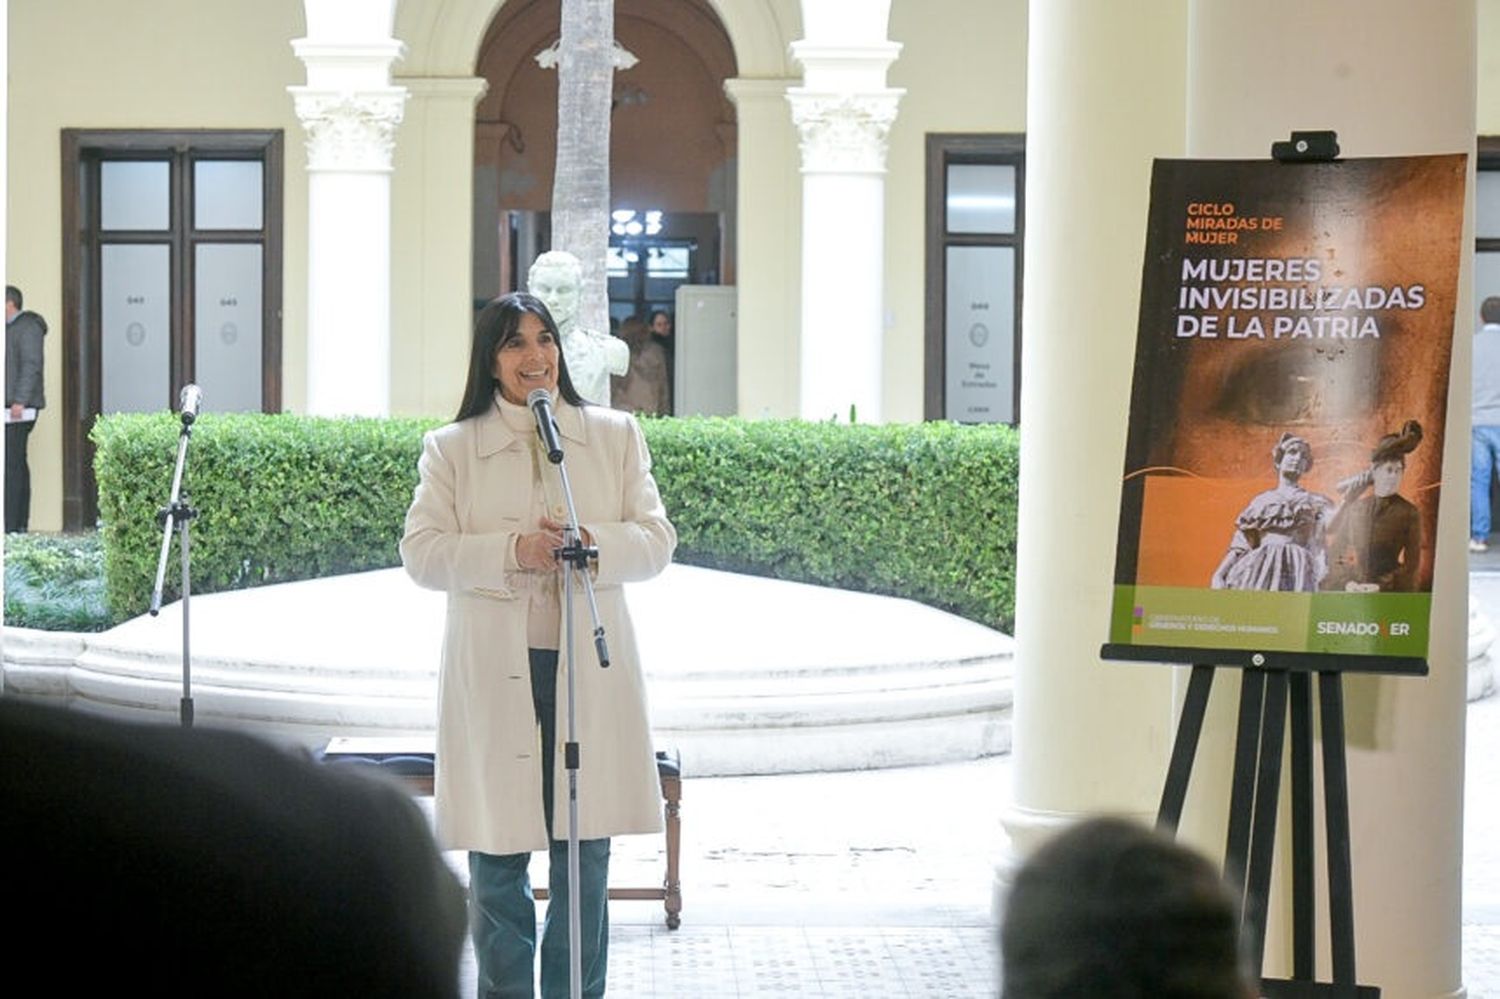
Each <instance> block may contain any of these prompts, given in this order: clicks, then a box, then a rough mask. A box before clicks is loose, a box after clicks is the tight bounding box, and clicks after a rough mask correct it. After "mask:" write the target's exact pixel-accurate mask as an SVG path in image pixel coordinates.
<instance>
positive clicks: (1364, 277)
mask: <svg viewBox="0 0 1500 999" xmlns="http://www.w3.org/2000/svg"><path fill="white" fill-rule="evenodd" d="M1465 172H1466V157H1465V156H1464V155H1463V154H1452V155H1434V156H1414V157H1393V158H1371V159H1350V160H1334V161H1329V162H1316V163H1283V162H1278V161H1275V160H1158V161H1156V163H1155V165H1154V169H1153V172H1152V182H1151V205H1150V216H1149V221H1148V226H1147V234H1146V255H1145V266H1144V270H1143V275H1142V289H1141V306H1140V321H1139V326H1138V330H1137V343H1136V355H1135V371H1134V382H1133V387H1132V394H1131V404H1130V415H1129V427H1128V431H1127V443H1126V455H1125V467H1124V481H1123V490H1122V498H1121V507H1120V521H1119V533H1118V539H1117V546H1116V555H1115V575H1114V591H1113V599H1112V608H1111V618H1110V623H1109V642H1108V644H1106V646H1105V649H1104V655H1105V657H1106V658H1121V659H1151V660H1153V661H1158V662H1194V663H1223V664H1234V663H1236V662H1240V661H1241V660H1239V659H1238V658H1237V654H1238V653H1251V652H1253V653H1256V654H1257V655H1260V654H1272V655H1276V656H1277V657H1278V658H1280V657H1281V654H1288V655H1289V656H1295V657H1296V658H1297V659H1298V661H1300V662H1303V663H1307V662H1314V663H1315V662H1317V661H1318V660H1319V659H1321V658H1322V657H1325V656H1337V657H1354V658H1353V660H1347V659H1345V660H1342V661H1343V662H1344V664H1345V666H1349V667H1350V668H1368V669H1372V670H1375V671H1392V672H1411V673H1425V672H1426V657H1427V647H1428V632H1429V618H1430V610H1431V601H1432V580H1433V570H1434V565H1433V561H1434V551H1435V547H1434V544H1433V539H1434V536H1435V528H1436V525H1437V511H1438V499H1439V495H1440V492H1441V485H1442V453H1443V436H1444V429H1445V428H1444V417H1445V414H1446V411H1447V404H1448V392H1449V362H1450V359H1451V356H1452V346H1453V323H1454V315H1455V306H1456V304H1457V292H1458V272H1459V260H1460V253H1461V248H1462V232H1463V219H1464V184H1465ZM1309 657H1311V658H1309ZM1360 660H1364V661H1365V665H1364V666H1361V665H1360V664H1359V661H1360ZM1255 661H1256V662H1257V663H1259V662H1261V661H1263V659H1262V658H1257V659H1256V660H1255ZM1351 662H1352V665H1350V664H1351Z"/></svg>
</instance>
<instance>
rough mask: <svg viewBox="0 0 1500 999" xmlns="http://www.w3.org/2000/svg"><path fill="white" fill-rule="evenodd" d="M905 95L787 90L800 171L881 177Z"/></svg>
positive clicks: (882, 92)
mask: <svg viewBox="0 0 1500 999" xmlns="http://www.w3.org/2000/svg"><path fill="white" fill-rule="evenodd" d="M905 93H906V91H904V90H898V89H886V90H880V91H873V92H863V93H830V92H819V91H813V90H808V89H807V88H804V87H795V88H792V89H790V90H788V91H787V95H786V96H787V100H788V101H789V102H790V103H791V105H792V123H793V124H795V125H796V126H797V133H798V135H799V136H800V137H801V145H802V172H803V173H884V172H885V154H886V145H887V139H888V137H889V135H890V131H891V124H892V123H893V122H894V121H895V120H896V106H897V104H898V103H900V100H901V96H902V95H903V94H905Z"/></svg>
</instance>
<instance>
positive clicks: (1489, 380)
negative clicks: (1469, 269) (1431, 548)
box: [1469, 295, 1500, 552]
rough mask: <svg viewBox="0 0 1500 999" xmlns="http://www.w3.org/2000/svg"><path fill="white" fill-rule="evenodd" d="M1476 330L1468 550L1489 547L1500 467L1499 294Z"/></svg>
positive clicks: (1485, 309) (1484, 310)
mask: <svg viewBox="0 0 1500 999" xmlns="http://www.w3.org/2000/svg"><path fill="white" fill-rule="evenodd" d="M1479 319H1480V323H1481V325H1480V327H1479V329H1477V330H1475V331H1474V369H1473V371H1474V381H1473V388H1474V430H1473V434H1474V436H1473V444H1472V448H1471V450H1470V453H1469V551H1471V552H1485V551H1489V548H1490V541H1489V538H1490V482H1491V481H1492V480H1493V479H1494V477H1495V470H1496V467H1497V466H1500V296H1497V295H1491V296H1490V297H1489V298H1486V299H1485V300H1484V302H1483V304H1481V305H1480V306H1479Z"/></svg>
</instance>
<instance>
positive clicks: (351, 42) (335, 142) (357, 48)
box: [287, 0, 406, 416]
mask: <svg viewBox="0 0 1500 999" xmlns="http://www.w3.org/2000/svg"><path fill="white" fill-rule="evenodd" d="M394 6H395V5H394V0H366V2H351V0H306V10H307V37H306V38H301V39H297V40H295V41H293V42H292V49H293V51H294V52H296V54H297V57H298V58H299V59H301V60H302V61H303V63H304V64H306V66H307V86H305V87H288V88H287V89H288V91H289V92H290V93H291V94H292V97H293V100H294V102H295V105H296V110H297V117H298V119H299V120H300V121H301V122H302V124H303V127H304V128H305V129H306V130H307V171H308V192H307V193H308V199H307V200H308V261H307V282H308V289H307V303H308V320H307V355H308V356H307V410H308V412H309V413H314V414H319V415H342V414H349V415H362V416H383V415H385V414H386V413H388V412H389V411H390V369H391V357H390V355H391V316H390V312H391V291H390V289H391V223H390V219H391V152H392V149H393V147H394V142H395V131H396V126H397V125H398V124H400V122H401V116H402V109H403V105H404V103H405V100H406V91H405V89H404V88H402V87H393V86H391V85H390V68H391V64H392V63H393V62H395V61H396V60H397V59H399V58H400V56H401V52H402V45H401V43H400V42H398V41H396V40H395V39H394V38H391V37H390V32H391V23H392V16H393V14H394Z"/></svg>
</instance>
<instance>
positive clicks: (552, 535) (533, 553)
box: [516, 520, 563, 572]
mask: <svg viewBox="0 0 1500 999" xmlns="http://www.w3.org/2000/svg"><path fill="white" fill-rule="evenodd" d="M552 523H553V522H552V521H548V520H543V521H542V529H541V530H540V531H532V532H531V533H530V534H523V535H521V536H520V537H519V538H516V563H517V564H518V565H519V566H520V567H521V568H523V569H531V570H533V571H536V572H545V571H546V570H548V569H555V568H557V565H558V562H557V558H556V557H555V556H554V555H553V554H552V552H553V550H554V549H556V548H561V547H562V543H563V540H562V531H560V530H556V529H555V528H553V527H549V526H548V525H549V524H552Z"/></svg>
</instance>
